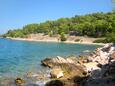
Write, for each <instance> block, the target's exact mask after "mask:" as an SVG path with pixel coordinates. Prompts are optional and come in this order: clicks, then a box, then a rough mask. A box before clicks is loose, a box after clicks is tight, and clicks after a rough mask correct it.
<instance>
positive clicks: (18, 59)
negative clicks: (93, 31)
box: [0, 39, 100, 77]
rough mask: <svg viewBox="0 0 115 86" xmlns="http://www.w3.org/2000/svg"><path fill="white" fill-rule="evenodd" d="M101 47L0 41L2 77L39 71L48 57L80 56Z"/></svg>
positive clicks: (0, 73)
mask: <svg viewBox="0 0 115 86" xmlns="http://www.w3.org/2000/svg"><path fill="white" fill-rule="evenodd" d="M97 47H100V46H99V45H83V44H65V43H47V42H27V41H14V40H9V39H0V76H1V77H2V76H17V75H23V74H24V73H26V72H28V71H33V72H35V71H39V70H41V69H43V68H44V67H41V66H40V62H41V60H43V59H45V58H47V57H55V56H69V55H79V54H81V53H82V52H83V51H85V50H90V51H92V50H94V49H96V48H97Z"/></svg>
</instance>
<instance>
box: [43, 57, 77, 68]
mask: <svg viewBox="0 0 115 86" xmlns="http://www.w3.org/2000/svg"><path fill="white" fill-rule="evenodd" d="M77 62H78V58H77V57H69V58H63V57H60V56H57V57H56V58H46V59H44V60H43V61H41V63H42V65H44V66H48V67H50V68H53V67H55V66H59V65H60V64H77Z"/></svg>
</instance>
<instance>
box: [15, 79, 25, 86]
mask: <svg viewBox="0 0 115 86" xmlns="http://www.w3.org/2000/svg"><path fill="white" fill-rule="evenodd" d="M24 83H25V80H23V79H22V78H16V79H15V84H16V85H17V86H24Z"/></svg>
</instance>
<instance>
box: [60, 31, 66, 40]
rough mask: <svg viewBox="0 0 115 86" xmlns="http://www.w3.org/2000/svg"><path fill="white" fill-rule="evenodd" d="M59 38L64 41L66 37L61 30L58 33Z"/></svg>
mask: <svg viewBox="0 0 115 86" xmlns="http://www.w3.org/2000/svg"><path fill="white" fill-rule="evenodd" d="M60 36H61V37H60V38H61V41H66V37H65V35H64V33H63V32H62V33H61V34H60Z"/></svg>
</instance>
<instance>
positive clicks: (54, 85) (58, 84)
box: [46, 80, 64, 86]
mask: <svg viewBox="0 0 115 86" xmlns="http://www.w3.org/2000/svg"><path fill="white" fill-rule="evenodd" d="M46 86H64V83H63V82H62V81H60V80H53V81H50V82H48V83H47V84H46Z"/></svg>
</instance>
